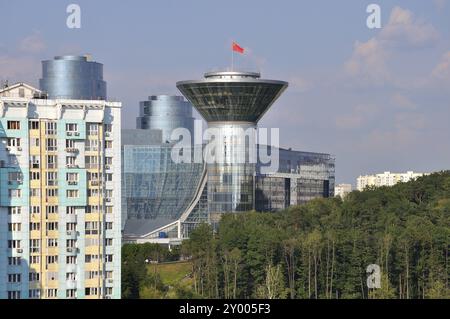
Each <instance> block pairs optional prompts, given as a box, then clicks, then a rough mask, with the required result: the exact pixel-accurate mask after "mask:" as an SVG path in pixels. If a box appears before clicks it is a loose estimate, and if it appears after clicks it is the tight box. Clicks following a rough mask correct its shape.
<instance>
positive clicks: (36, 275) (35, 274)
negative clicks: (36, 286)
mask: <svg viewBox="0 0 450 319" xmlns="http://www.w3.org/2000/svg"><path fill="white" fill-rule="evenodd" d="M39 278H40V276H39V273H38V272H30V273H29V275H28V279H29V281H39Z"/></svg>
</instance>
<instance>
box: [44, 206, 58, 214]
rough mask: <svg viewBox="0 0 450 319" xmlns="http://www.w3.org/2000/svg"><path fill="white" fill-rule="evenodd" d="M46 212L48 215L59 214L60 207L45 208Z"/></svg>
mask: <svg viewBox="0 0 450 319" xmlns="http://www.w3.org/2000/svg"><path fill="white" fill-rule="evenodd" d="M45 212H46V213H47V215H48V214H58V206H55V205H50V206H47V207H46V208H45Z"/></svg>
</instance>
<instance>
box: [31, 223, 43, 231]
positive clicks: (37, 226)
mask: <svg viewBox="0 0 450 319" xmlns="http://www.w3.org/2000/svg"><path fill="white" fill-rule="evenodd" d="M33 230H41V223H30V231H33Z"/></svg>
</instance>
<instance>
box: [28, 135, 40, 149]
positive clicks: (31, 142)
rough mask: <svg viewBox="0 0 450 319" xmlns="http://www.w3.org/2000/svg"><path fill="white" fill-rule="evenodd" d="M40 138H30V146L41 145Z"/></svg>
mask: <svg viewBox="0 0 450 319" xmlns="http://www.w3.org/2000/svg"><path fill="white" fill-rule="evenodd" d="M39 144H40V143H39V139H38V138H36V137H32V138H30V147H39Z"/></svg>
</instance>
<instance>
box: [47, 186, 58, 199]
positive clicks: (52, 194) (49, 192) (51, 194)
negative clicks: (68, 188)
mask: <svg viewBox="0 0 450 319" xmlns="http://www.w3.org/2000/svg"><path fill="white" fill-rule="evenodd" d="M46 193H47V197H57V196H58V189H56V188H49V189H47V190H46Z"/></svg>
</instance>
